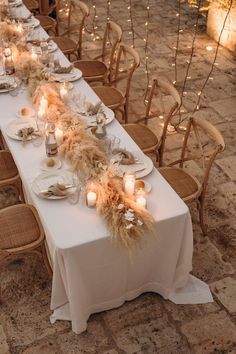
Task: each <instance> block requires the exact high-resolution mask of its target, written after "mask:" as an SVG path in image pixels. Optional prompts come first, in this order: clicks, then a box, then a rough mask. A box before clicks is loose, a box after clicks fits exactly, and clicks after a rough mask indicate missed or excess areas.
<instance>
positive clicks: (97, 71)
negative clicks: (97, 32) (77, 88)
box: [74, 21, 122, 83]
mask: <svg viewBox="0 0 236 354" xmlns="http://www.w3.org/2000/svg"><path fill="white" fill-rule="evenodd" d="M121 37H122V29H121V28H120V26H118V25H117V24H116V23H115V22H112V21H109V22H107V25H106V29H105V32H104V36H103V42H102V53H101V55H99V56H97V57H96V58H94V59H93V60H78V61H75V62H74V66H75V67H76V68H78V69H80V70H81V71H82V73H83V78H84V79H85V80H86V81H87V82H96V81H101V82H103V83H105V82H106V80H107V79H108V81H109V80H110V75H109V73H110V68H112V66H113V64H114V60H115V53H116V50H117V47H118V45H119V43H120V41H121ZM99 59H100V60H99Z"/></svg>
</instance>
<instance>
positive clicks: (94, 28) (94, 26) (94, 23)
mask: <svg viewBox="0 0 236 354" xmlns="http://www.w3.org/2000/svg"><path fill="white" fill-rule="evenodd" d="M91 3H92V8H93V17H92V24H91V26H92V28H91V29H89V28H88V26H86V27H85V30H86V32H87V33H89V34H90V36H91V37H92V39H93V41H96V40H97V39H100V36H99V35H98V34H97V29H98V26H97V18H98V15H97V7H96V1H95V0H91Z"/></svg>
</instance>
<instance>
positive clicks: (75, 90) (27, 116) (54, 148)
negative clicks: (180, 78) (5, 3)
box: [0, 6, 212, 333]
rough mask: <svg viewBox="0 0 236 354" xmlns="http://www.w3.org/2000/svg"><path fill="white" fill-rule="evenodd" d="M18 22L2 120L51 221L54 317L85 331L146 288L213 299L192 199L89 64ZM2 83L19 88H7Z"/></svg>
mask: <svg viewBox="0 0 236 354" xmlns="http://www.w3.org/2000/svg"><path fill="white" fill-rule="evenodd" d="M23 9H24V11H23V13H24V17H27V16H29V12H28V11H27V10H26V9H25V7H24V6H23ZM1 13H3V11H2V12H1ZM21 16H22V15H21ZM8 25H9V26H10V29H9V28H8V27H7V26H6V21H5V20H4V21H3V20H2V21H1V22H0V33H1V34H2V38H3V39H4V42H5V43H6V44H7V48H10V52H9V51H8V52H9V53H10V56H12V58H11V59H12V61H13V64H14V70H13V72H12V74H11V75H6V73H5V72H4V74H3V75H1V76H0V103H1V107H3V111H4V115H2V116H1V120H0V126H1V131H2V134H3V136H4V139H5V141H6V143H7V145H8V147H9V150H10V151H11V153H12V156H13V158H14V160H15V163H16V165H17V168H18V170H19V174H20V176H21V179H22V183H23V186H24V191H25V197H26V200H27V202H28V203H31V204H33V205H34V206H35V207H36V208H37V210H38V213H39V216H40V219H41V222H42V224H43V227H44V230H45V234H46V240H47V247H48V257H49V260H50V263H51V265H52V268H53V282H52V294H51V310H52V311H53V313H52V315H51V317H50V320H51V323H54V322H55V321H56V320H59V319H60V320H70V321H71V322H72V330H73V331H74V332H76V333H81V332H83V331H84V330H86V328H87V321H88V318H89V316H90V315H91V314H92V313H96V312H99V311H104V310H108V309H111V308H114V307H118V306H120V305H122V304H123V303H124V301H128V300H131V299H133V298H135V297H136V296H139V295H140V294H142V293H143V292H146V291H153V292H156V293H159V294H161V295H162V296H163V297H164V298H165V299H169V300H171V301H173V302H175V303H199V302H203V303H204V302H211V301H212V296H211V293H210V291H209V288H208V286H207V285H206V284H205V283H203V282H201V281H200V280H199V279H197V278H195V277H193V276H192V275H191V274H190V272H191V270H192V252H193V235H192V224H191V217H190V214H189V210H188V208H187V206H186V205H185V204H184V203H183V201H182V200H181V199H180V198H179V197H178V196H177V194H176V193H175V192H174V191H173V190H172V188H171V187H170V186H169V185H168V184H167V182H166V181H165V180H164V179H163V177H162V176H161V175H160V174H159V173H158V171H157V170H156V169H155V168H154V166H153V162H152V160H151V159H150V158H149V157H148V156H147V155H145V154H144V153H143V152H142V151H141V150H140V149H139V148H138V146H137V145H136V144H135V142H134V141H133V140H132V139H131V138H130V137H129V135H128V134H127V133H126V131H125V130H124V129H123V128H122V126H121V125H120V124H119V122H118V121H117V120H116V117H115V114H114V112H113V111H112V110H110V109H109V108H108V107H106V106H105V105H104V104H103V103H102V102H100V101H99V99H98V97H97V96H96V94H95V93H94V91H93V90H92V88H91V87H90V86H89V85H88V84H87V83H86V82H85V81H84V79H83V77H82V73H81V72H80V71H79V70H78V69H75V68H74V67H73V64H71V63H70V62H69V61H68V60H67V59H66V58H65V57H64V56H63V54H62V53H61V52H60V50H59V49H58V48H56V50H55V55H54V54H53V53H50V49H49V47H48V46H47V45H45V43H48V36H47V34H46V33H45V32H44V31H43V30H42V29H41V27H37V28H38V31H39V33H40V36H39V37H36V36H33V39H31V40H39V42H40V45H39V46H37V47H39V48H40V53H37V50H36V51H35V50H34V49H32V47H28V46H27V38H25V39H23V38H22V33H23V34H24V33H25V32H24V31H25V29H23V32H21V31H19V30H18V28H17V26H18V25H17V24H15V23H12V22H9V24H8ZM33 31H35V30H34V29H33ZM26 33H27V29H26ZM23 37H24V36H23ZM26 37H27V36H26ZM28 40H29V38H28ZM42 42H43V45H41V44H42ZM32 44H33V43H32ZM37 44H38V43H37ZM33 47H34V46H33ZM45 47H47V48H46V50H45ZM5 49H6V47H5V46H4V47H3V49H2V52H3V57H4V58H5V56H4V50H5ZM0 54H1V53H0ZM50 55H51V56H50ZM4 60H5V59H4ZM4 70H5V69H4ZM55 70H56V71H57V72H55ZM17 80H19V82H20V83H19V82H18V81H17ZM1 82H2V87H3V88H2V90H4V83H5V85H6V87H7V84H8V85H10V87H12V91H11V92H13V93H14V92H15V93H16V94H15V95H14V94H13V95H11V94H10V92H9V91H10V90H9V87H8V88H5V90H7V91H1ZM16 82H17V83H16ZM15 85H16V86H17V87H15Z"/></svg>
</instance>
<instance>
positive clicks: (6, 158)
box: [0, 151, 18, 181]
mask: <svg viewBox="0 0 236 354" xmlns="http://www.w3.org/2000/svg"><path fill="white" fill-rule="evenodd" d="M17 175H18V171H17V167H16V165H15V162H14V160H13V158H12V155H11V153H10V152H9V151H0V181H3V180H5V179H9V178H13V177H16V176H17Z"/></svg>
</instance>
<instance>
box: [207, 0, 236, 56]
mask: <svg viewBox="0 0 236 354" xmlns="http://www.w3.org/2000/svg"><path fill="white" fill-rule="evenodd" d="M226 14H227V12H226V11H224V10H222V9H220V8H219V7H218V6H217V4H214V3H212V5H211V6H210V9H209V12H208V19H207V33H208V35H209V36H210V37H212V38H213V39H215V40H216V41H218V39H219V35H220V32H221V29H222V27H223V22H224V19H225V16H226ZM220 44H221V45H223V46H224V47H226V48H228V49H229V50H231V51H232V52H233V54H234V55H235V56H236V7H235V6H234V7H232V8H231V10H230V13H229V16H228V18H227V21H226V24H225V28H224V31H223V33H222V36H221V41H220Z"/></svg>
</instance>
